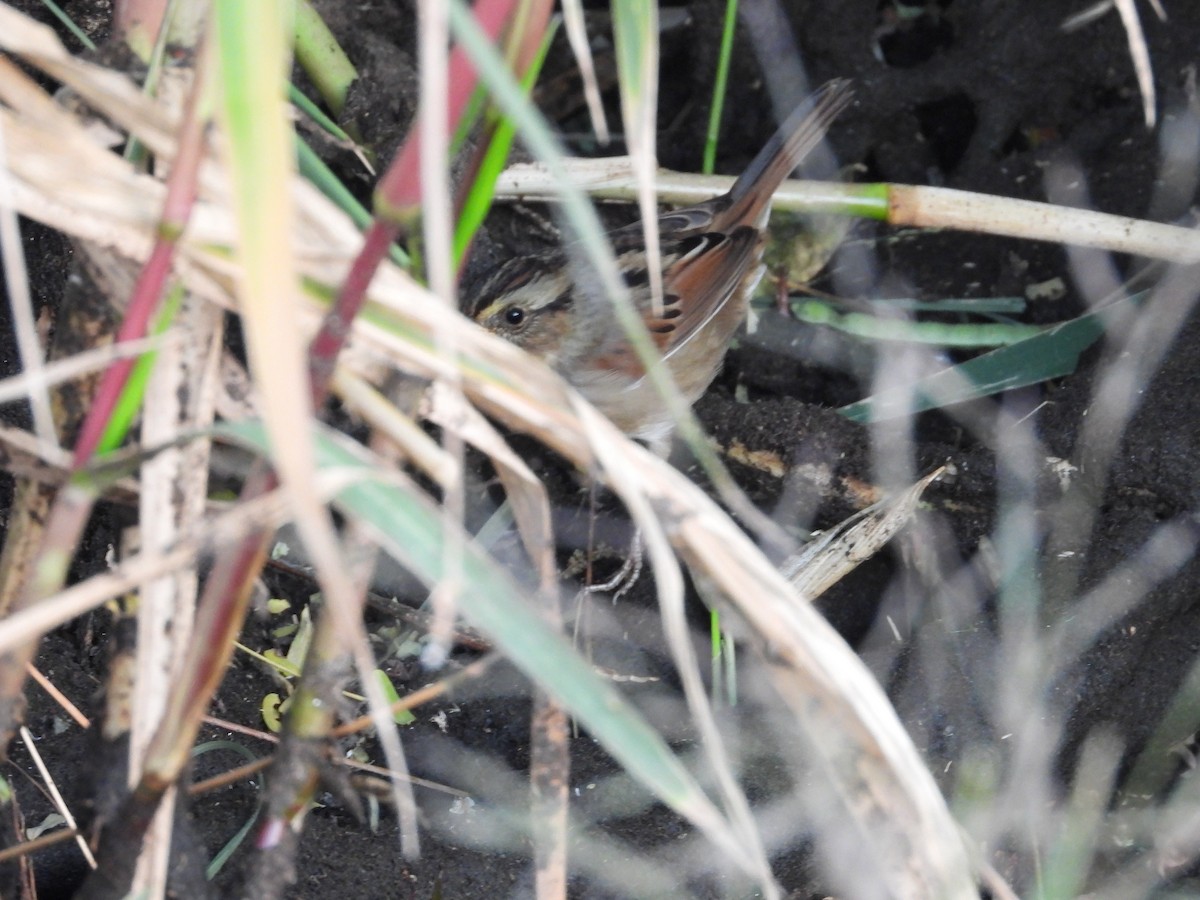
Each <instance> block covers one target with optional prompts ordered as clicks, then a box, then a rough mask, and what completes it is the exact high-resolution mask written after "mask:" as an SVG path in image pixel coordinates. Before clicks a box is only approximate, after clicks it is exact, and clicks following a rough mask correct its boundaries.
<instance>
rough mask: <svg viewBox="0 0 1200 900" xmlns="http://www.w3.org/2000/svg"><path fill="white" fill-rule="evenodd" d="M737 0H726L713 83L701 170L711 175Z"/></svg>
mask: <svg viewBox="0 0 1200 900" xmlns="http://www.w3.org/2000/svg"><path fill="white" fill-rule="evenodd" d="M737 10H738V4H737V0H725V23H724V26H723V27H722V29H721V52H720V55H719V56H718V57H717V77H716V81H715V83H714V84H713V99H712V109H711V110H710V111H709V114H708V131H707V133H706V134H705V136H704V160H703V162H702V163H701V166H700V171H701V172H703V173H704V174H706V175H711V174H712V170H713V166H715V165H716V162H717V138H718V136H719V135H720V133H721V114H722V113H723V112H724V111H725V92H726V91H727V90H728V87H729V61H730V59H731V58H732V56H733V35H734V32H735V30H736V29H737Z"/></svg>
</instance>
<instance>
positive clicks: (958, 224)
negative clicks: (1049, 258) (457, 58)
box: [496, 156, 1200, 263]
mask: <svg viewBox="0 0 1200 900" xmlns="http://www.w3.org/2000/svg"><path fill="white" fill-rule="evenodd" d="M564 166H565V168H566V170H567V173H568V176H569V177H570V178H571V181H572V183H573V184H575V185H577V186H578V187H580V188H582V189H583V190H585V191H587V192H588V193H589V194H591V195H592V196H594V197H597V198H600V199H605V200H632V199H634V198H635V197H636V196H637V188H636V183H635V181H634V177H633V174H632V170H631V167H630V163H629V159H628V157H624V156H616V157H607V158H604V159H572V160H565V161H564ZM732 184H733V179H732V178H729V177H727V176H723V175H687V174H681V173H678V172H669V171H666V170H661V171H660V172H659V174H658V179H657V188H658V197H659V200H660V201H661V202H663V203H678V204H689V205H690V204H693V203H700V202H702V201H704V200H709V199H711V198H713V197H716V196H718V195H720V194H722V193H724V192H725V191H727V190H729V187H730V185H732ZM884 188H885V189H886V194H887V222H888V223H889V224H891V225H908V226H917V227H922V228H957V229H961V230H963V231H977V232H981V233H984V234H996V235H1003V236H1007V237H1018V238H1027V239H1029V240H1038V241H1054V242H1056V243H1063V244H1074V245H1077V246H1081V247H1096V248H1099V249H1101V250H1110V251H1112V252H1114V253H1132V254H1135V255H1138V256H1145V257H1149V258H1151V259H1165V260H1169V261H1171V262H1184V263H1192V262H1197V261H1200V233H1197V232H1195V231H1193V230H1191V229H1188V228H1180V227H1178V226H1175V225H1164V224H1162V223H1161V222H1148V221H1145V220H1144V219H1131V218H1128V217H1126V216H1115V215H1111V214H1109V213H1102V212H1095V211H1092V210H1086V209H1073V208H1070V207H1066V206H1056V205H1054V204H1051V203H1038V202H1035V201H1032V200H1016V199H1012V198H1009V197H995V196H991V195H988V194H975V193H971V192H970V191H957V190H953V189H951V188H935V187H915V186H911V185H900V184H891V185H885V186H884ZM496 196H497V197H503V198H507V199H513V200H553V199H554V198H555V196H556V186H555V180H554V178H553V176H551V175H550V174H549V172H547V170H546V167H545V166H543V165H542V164H540V163H523V164H520V165H515V166H512V167H510V168H509V169H508V170H507V171H505V172H504V174H503V175H501V176H500V180H499V181H498V182H497V184H496ZM861 198H862V186H861V185H852V184H836V183H829V182H816V181H796V180H792V181H785V182H784V183H783V185H782V186H781V187H780V188H779V190H778V191H777V192H776V193H775V200H774V204H773V205H774V208H775V209H787V210H801V211H806V212H830V213H838V212H845V211H846V209H847V207H848V206H853V205H854V204H855V203H856V202H858V201H860V200H861Z"/></svg>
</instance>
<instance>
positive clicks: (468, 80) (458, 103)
mask: <svg viewBox="0 0 1200 900" xmlns="http://www.w3.org/2000/svg"><path fill="white" fill-rule="evenodd" d="M515 3H516V0H479V2H478V3H476V4H475V7H474V11H475V17H476V18H477V19H478V20H479V24H480V26H481V27H482V28H483V30H484V31H485V32H486V33H487V34H488V35H489V36H490V37H491V38H492V40H493V41H494V40H497V39H498V37H499V35H500V31H501V29H502V28H503V27H504V23H505V22H506V21H507V20H508V18H509V16H510V14H511V13H512V9H513V6H514V4H515ZM449 66H450V79H449V82H450V91H449V96H448V97H447V98H446V103H447V106H448V108H449V110H448V112H449V115H448V117H447V126H448V130H449V133H451V134H452V133H453V132H454V130H455V129H456V128H457V127H458V122H459V120H460V119H461V118H462V114H463V110H464V109H465V108H466V105H467V101H468V100H469V99H470V97H471V93H472V92H473V91H474V90H475V84H476V82H477V81H478V75H477V73H476V72H475V68H474V66H472V65H471V63H470V60H468V59H467V55H466V53H465V52H464V51H463V49H462V48H461V47H455V48H454V50H453V51H452V52H451V54H450V62H449ZM419 121H420V117H418V119H417V122H419ZM420 208H421V130H420V127H419V125H414V126H413V129H412V131H411V132H409V135H408V138H407V139H406V140H405V142H404V146H403V147H401V149H400V152H399V153H398V154H397V155H396V157H395V158H394V159H393V160H392V163H391V165H390V166H388V169H387V171H386V172H385V173H384V175H383V178H381V179H380V181H379V185H378V186H377V187H376V189H375V221H374V222H373V223H372V224H371V227H370V228H369V229H368V230H367V233H366V236H365V237H364V239H363V246H362V249H361V250H360V251H359V253H358V256H357V257H356V258H355V260H354V263H353V264H352V265H351V266H350V271H349V273H347V275H346V280H345V281H343V282H342V285H341V288H340V289H339V290H338V295H337V298H336V300H335V301H334V304H333V307H332V308H331V309H330V310H329V312H328V313H326V315H325V318H324V320H323V321H322V322H321V328H320V330H319V331H318V332H317V334H316V336H315V337H314V338H313V340H312V343H311V344H310V345H309V374H310V376H311V384H310V390H311V392H312V399H313V408H314V409H320V408H321V406H322V404H323V403H324V402H325V399H326V397H328V395H329V382H330V380H331V379H332V378H333V371H334V368H335V366H336V365H337V357H338V354H339V353H340V352H341V349H342V347H343V346H345V343H346V339H347V338H348V337H349V335H350V326H351V324H352V323H353V322H354V319H355V317H356V316H357V315H358V313H359V311H360V310H361V309H362V307H363V303H365V302H366V297H367V288H368V287H370V284H371V279H372V278H373V277H374V275H375V270H376V269H378V268H379V264H380V262H382V261H383V258H384V256H385V255H386V254H387V251H388V248H389V247H390V246H391V244H392V241H394V240H396V238H397V237H398V236H400V234H401V232H402V231H403V230H405V229H407V228H408V227H410V226H411V224H412V223H413V221H414V219H415V218H416V217H417V216H418V215H419V213H420Z"/></svg>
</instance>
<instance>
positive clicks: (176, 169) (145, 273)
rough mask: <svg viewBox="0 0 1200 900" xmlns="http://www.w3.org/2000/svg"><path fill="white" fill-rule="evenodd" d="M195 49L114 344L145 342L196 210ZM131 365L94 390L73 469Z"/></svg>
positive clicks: (200, 134) (201, 71)
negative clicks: (154, 215)
mask: <svg viewBox="0 0 1200 900" xmlns="http://www.w3.org/2000/svg"><path fill="white" fill-rule="evenodd" d="M197 49H198V53H197V58H198V60H199V62H198V63H197V65H196V72H195V75H194V76H193V81H192V89H191V91H190V92H189V94H188V99H187V104H186V106H185V107H184V111H183V127H182V129H181V131H180V134H179V151H178V153H176V155H175V164H174V165H173V166H172V167H171V173H170V175H168V176H167V195H166V197H165V199H164V200H163V209H162V215H161V216H160V218H159V224H158V234H157V236H156V237H155V241H154V247H153V249H152V250H151V251H150V258H149V259H148V260H146V264H145V265H144V266H143V267H142V270H141V272H140V273H138V279H137V282H136V283H135V284H134V287H133V293H132V295H131V296H130V299H129V310H128V311H127V312H126V314H125V319H124V321H122V322H121V326H120V328H118V329H117V336H116V340H117V343H118V344H120V343H121V342H123V341H131V340H137V339H138V338H142V337H145V336H146V332H147V329H148V328H149V325H150V319H151V317H152V316H153V315H154V311H155V310H156V309H157V308H158V306H159V303H160V301H161V300H162V296H163V292H164V290H165V287H166V283H167V278H168V277H169V276H170V274H171V265H172V262H173V260H174V258H175V248H176V246H177V245H178V242H179V237H180V236H181V235H182V234H183V231H184V229H185V228H186V227H187V223H188V220H189V219H190V218H191V215H192V209H193V207H194V206H195V204H196V194H197V190H198V188H197V181H198V178H199V172H200V162H201V160H202V159H203V158H204V120H203V119H202V118H201V116H200V113H199V104H200V95H201V94H202V93H203V91H204V86H205V84H206V83H207V77H206V72H207V67H208V62H207V58H208V54H207V53H206V52H205V48H204V46H203V45H201V46H200V47H199V48H197ZM133 366H134V360H132V359H123V360H118V361H117V362H115V363H113V364H112V365H111V366H109V367H108V369H107V371H105V373H104V376H103V377H102V378H101V380H100V385H99V387H98V388H97V389H96V398H95V401H94V402H93V404H92V408H91V409H90V410H88V414H87V417H86V418H85V419H84V422H83V426H82V428H81V429H80V432H79V438H78V439H77V440H76V442H75V453H74V457H73V459H72V465H73V466H74V468H76V469H79V468H81V467H82V466H83V465H85V464H86V463H87V461H88V460H89V459H91V458H92V456H93V454H95V452H96V448H97V447H98V446H99V444H100V439H101V437H102V436H103V434H104V429H105V428H106V426H107V424H108V420H109V418H110V417H111V415H112V411H113V409H115V408H116V405H117V402H118V401H119V399H120V397H121V391H122V390H124V388H125V384H126V382H127V381H128V380H129V373H130V372H131V371H132V370H133Z"/></svg>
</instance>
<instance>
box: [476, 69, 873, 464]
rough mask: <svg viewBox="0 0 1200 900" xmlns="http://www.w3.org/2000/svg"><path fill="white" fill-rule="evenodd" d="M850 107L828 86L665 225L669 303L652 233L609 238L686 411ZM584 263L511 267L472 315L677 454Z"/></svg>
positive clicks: (834, 85) (660, 403) (628, 427)
mask: <svg viewBox="0 0 1200 900" xmlns="http://www.w3.org/2000/svg"><path fill="white" fill-rule="evenodd" d="M852 96H853V95H852V91H851V88H850V82H849V81H848V80H846V79H836V80H834V81H831V82H828V83H827V84H825V85H823V86H822V87H821V88H819V89H818V90H817V91H816V92H815V93H814V94H812V95H811V96H810V97H809V98H807V99H806V100H805V101H804V102H803V103H801V104H800V106H799V107H797V108H796V110H795V111H794V112H793V113H792V114H791V115H789V116H788V118H787V119H786V120H785V121H784V123H783V124H782V125H781V126H780V128H779V129H778V131H776V133H775V134H774V135H773V136H772V137H771V139H770V140H769V141H768V142H767V144H766V145H765V146H764V147H763V148H762V150H761V151H759V153H758V155H757V156H755V157H754V159H753V160H752V161H751V163H750V165H749V166H747V168H746V170H745V171H744V172H743V173H742V174H741V175H740V176H739V177H738V178H737V180H736V181H735V182H734V184H733V187H731V188H730V189H729V191H728V192H727V193H725V194H722V195H721V196H719V197H716V198H714V199H712V200H707V201H705V202H703V203H700V204H697V205H695V206H690V207H686V208H682V209H676V210H673V211H671V212H666V213H664V214H662V215H660V216H659V217H658V219H657V222H656V224H657V228H658V236H659V247H660V250H661V266H662V303H661V304H655V303H654V302H653V297H652V293H651V286H650V283H651V279H650V277H649V271H648V267H647V266H648V263H647V255H646V242H645V229H644V226H643V223H641V222H634V223H632V224H630V225H627V226H625V227H623V228H620V229H617V230H616V231H613V232H611V233H610V234H609V235H608V237H609V240H610V241H611V244H612V248H613V252H614V255H615V258H616V263H617V268H618V271H619V272H620V274H621V276H622V278H623V280H624V282H625V285H626V286H627V287H628V290H629V295H630V299H631V301H632V303H633V306H634V309H635V310H636V311H637V313H638V314H639V316H640V317H641V319H642V322H643V323H644V324H645V326H646V329H647V331H648V332H649V334H650V337H651V338H652V340H653V343H654V345H655V346H656V348H657V350H658V352H659V353H660V354H661V356H662V360H663V363H664V364H665V365H666V367H667V369H668V370H669V371H670V374H671V376H672V379H673V381H674V384H675V386H676V387H677V388H678V390H679V392H680V393H681V394H682V396H683V397H684V399H685V400H686V401H687V403H688V405H689V406H690V405H692V404H694V403H695V402H696V401H697V400H698V399H699V398H700V397H701V396H702V395H703V394H704V392H705V390H707V389H708V386H709V385H710V384H711V383H712V381H713V379H714V378H715V377H716V376H717V373H718V372H719V371H720V369H721V366H722V364H723V362H724V358H725V354H726V352H727V351H728V349H729V346H730V343H731V342H732V341H733V338H734V335H735V334H736V333H737V331H738V328H739V327H740V326H741V325H742V322H743V321H744V320H745V318H746V314H747V310H748V304H749V299H750V297H751V295H752V294H753V293H754V289H755V287H756V286H757V284H758V282H759V280H760V279H761V278H762V275H763V271H764V265H763V262H762V257H763V247H764V243H765V229H766V226H767V218H768V216H769V214H770V207H771V199H772V196H773V195H774V193H775V191H776V189H777V188H778V187H779V185H780V184H781V183H782V181H783V180H784V179H785V178H787V177H788V175H790V174H791V172H792V171H793V170H794V169H795V168H796V167H797V166H798V165H799V164H800V162H801V161H802V160H803V159H804V157H805V156H807V155H808V154H809V153H810V152H811V151H812V150H813V149H814V148H815V147H816V146H817V145H818V144H819V143H820V142H821V140H822V139H823V138H824V136H825V133H826V131H827V130H828V129H829V126H830V125H831V124H832V123H833V121H834V120H835V119H836V118H837V116H838V115H839V114H840V113H841V112H842V111H843V110H844V109H845V108H846V107H847V106H848V105H849V103H850V102H851V100H852ZM580 257H581V254H580V252H579V251H578V249H577V248H572V247H570V246H565V247H559V248H555V249H553V250H550V251H548V252H542V253H538V254H531V255H524V256H517V257H514V258H512V259H510V260H508V261H506V262H505V263H504V264H502V265H501V266H499V267H498V268H497V270H496V271H495V272H494V273H493V274H492V275H491V276H490V277H488V278H486V279H485V280H484V282H483V284H482V286H481V287H480V289H479V290H478V291H477V292H476V294H475V296H474V298H473V300H472V301H471V302H470V304H469V306H468V314H469V315H470V317H471V318H473V319H474V320H475V321H476V322H477V323H478V324H479V325H482V326H483V327H484V328H486V329H488V330H489V331H491V332H493V333H494V334H497V335H499V336H500V337H502V338H504V339H506V340H508V341H510V342H512V343H514V344H516V345H517V346H519V347H522V348H523V349H525V350H526V351H528V352H529V353H531V354H533V355H534V356H536V357H538V358H540V359H541V360H543V361H544V362H545V363H547V364H548V365H549V366H550V367H551V368H553V369H554V370H556V371H557V372H558V373H559V374H560V375H562V376H563V377H564V378H565V379H566V380H567V382H568V383H570V384H571V385H572V386H574V387H575V388H576V389H577V390H578V391H579V392H580V393H581V394H582V395H583V396H584V397H585V398H586V399H587V400H589V401H590V402H591V403H592V404H593V405H594V406H595V407H596V408H597V409H598V410H599V411H600V412H602V413H603V414H604V415H606V416H607V417H608V418H609V419H610V420H611V421H612V422H613V424H615V425H616V426H617V427H618V428H619V429H620V430H621V431H623V432H625V434H627V435H629V436H630V437H633V438H636V439H639V440H642V441H644V442H645V443H647V444H648V445H650V446H652V447H660V448H661V447H663V446H664V444H665V445H667V446H669V441H670V436H671V434H672V432H673V429H674V421H675V420H674V417H673V415H672V414H671V412H670V410H669V408H668V405H667V403H666V401H665V400H664V399H663V397H662V396H661V395H660V393H659V391H658V389H657V388H656V387H655V385H653V384H652V383H651V382H650V380H649V379H648V378H647V377H646V368H645V366H644V364H643V362H642V360H641V359H640V358H639V356H638V354H637V353H636V352H635V350H634V348H633V346H632V345H631V343H630V341H629V337H628V335H627V334H626V332H625V330H624V329H623V328H622V326H621V324H620V322H619V321H618V319H617V316H616V313H615V310H614V308H613V303H612V300H611V299H610V298H608V297H607V296H605V294H604V293H603V291H601V290H600V289H599V285H598V280H597V279H596V278H595V277H594V275H592V276H589V270H588V269H587V266H586V264H585V263H583V262H581V261H580Z"/></svg>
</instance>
